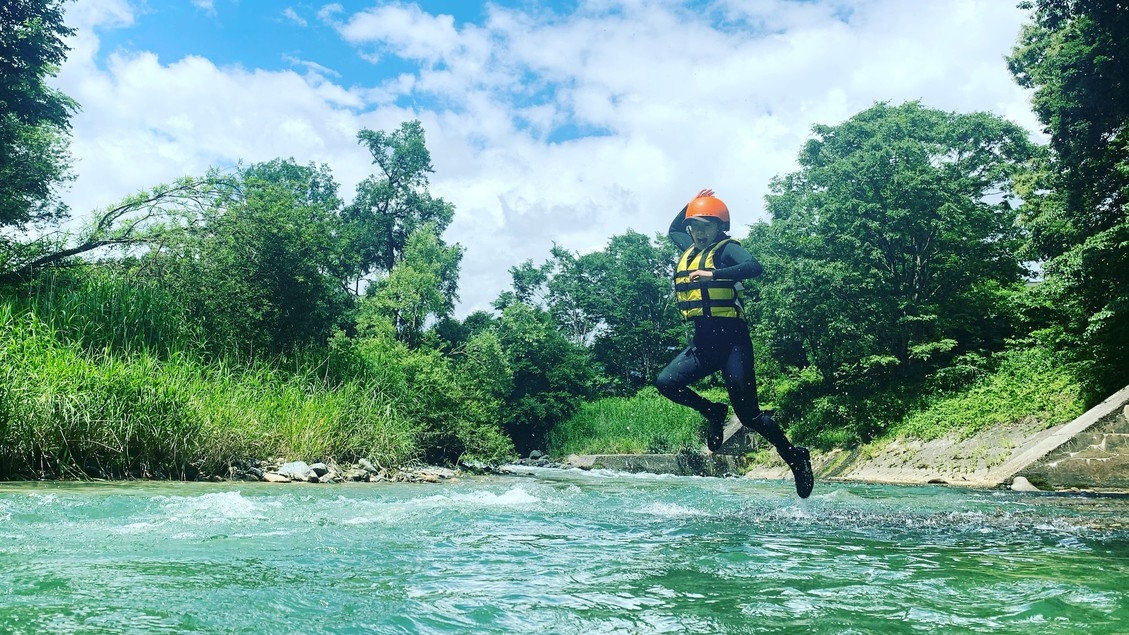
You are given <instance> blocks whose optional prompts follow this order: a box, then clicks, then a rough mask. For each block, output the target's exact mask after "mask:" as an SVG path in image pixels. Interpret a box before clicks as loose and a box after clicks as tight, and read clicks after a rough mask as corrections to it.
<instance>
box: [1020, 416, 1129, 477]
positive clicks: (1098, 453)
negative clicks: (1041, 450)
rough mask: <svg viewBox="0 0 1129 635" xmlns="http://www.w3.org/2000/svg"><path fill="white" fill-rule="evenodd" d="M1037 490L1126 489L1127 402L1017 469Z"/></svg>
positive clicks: (1128, 463)
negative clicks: (1040, 457)
mask: <svg viewBox="0 0 1129 635" xmlns="http://www.w3.org/2000/svg"><path fill="white" fill-rule="evenodd" d="M1015 476H1022V477H1024V478H1026V479H1027V480H1028V481H1030V482H1031V483H1032V484H1033V485H1035V486H1036V487H1038V488H1039V489H1055V490H1061V489H1070V488H1078V489H1088V490H1129V405H1127V406H1123V407H1122V408H1120V409H1118V410H1115V411H1113V412H1111V413H1109V414H1107V415H1106V416H1104V417H1102V418H1101V419H1099V420H1098V421H1097V422H1096V423H1095V424H1094V425H1093V426H1092V427H1090V428H1089V429H1088V430H1085V431H1083V432H1080V433H1078V434H1077V435H1075V436H1074V437H1072V438H1071V439H1070V440H1069V441H1067V442H1066V443H1064V444H1062V445H1060V446H1059V447H1058V448H1056V449H1055V450H1052V451H1051V452H1049V453H1047V455H1046V456H1045V457H1044V458H1042V459H1040V460H1038V461H1036V462H1034V463H1032V464H1031V465H1029V466H1028V467H1026V468H1024V469H1022V470H1019V472H1018V473H1016V475H1015Z"/></svg>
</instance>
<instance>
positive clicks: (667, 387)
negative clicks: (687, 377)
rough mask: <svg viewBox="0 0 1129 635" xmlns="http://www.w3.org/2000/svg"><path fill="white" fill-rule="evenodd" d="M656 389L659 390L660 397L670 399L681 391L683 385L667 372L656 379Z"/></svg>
mask: <svg viewBox="0 0 1129 635" xmlns="http://www.w3.org/2000/svg"><path fill="white" fill-rule="evenodd" d="M655 388H657V389H658V391H659V394H660V395H663V396H665V397H669V396H671V395H673V394H675V393H677V392H678V391H679V390H681V389H682V384H680V383H679V382H678V380H677V379H675V378H674V376H672V375H669V374H667V373H666V372H661V373H659V376H658V377H656V378H655Z"/></svg>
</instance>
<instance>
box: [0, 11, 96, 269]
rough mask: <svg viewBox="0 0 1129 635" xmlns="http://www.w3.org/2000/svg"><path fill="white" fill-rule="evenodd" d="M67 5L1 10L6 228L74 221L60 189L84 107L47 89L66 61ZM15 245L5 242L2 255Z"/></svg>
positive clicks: (1, 169) (1, 190)
mask: <svg viewBox="0 0 1129 635" xmlns="http://www.w3.org/2000/svg"><path fill="white" fill-rule="evenodd" d="M63 4H64V2H63V1H62V0H5V2H4V5H3V7H2V8H0V227H8V226H14V227H17V228H21V229H22V228H24V227H25V226H26V225H27V224H28V223H40V222H45V221H51V220H57V219H61V218H63V217H65V216H66V208H65V207H64V206H63V205H62V204H61V203H59V201H58V197H57V195H56V194H55V190H54V188H55V186H56V185H57V184H59V183H61V182H64V181H66V180H67V179H68V178H69V167H70V165H69V163H70V157H69V155H68V153H67V141H68V139H67V133H68V132H69V128H70V117H71V115H72V114H73V113H74V112H75V110H77V108H78V106H77V104H75V102H74V101H72V100H71V99H70V98H69V97H67V96H66V95H64V94H62V93H61V92H59V91H57V90H55V89H53V88H51V87H50V86H48V85H47V83H46V81H45V80H46V79H47V78H48V77H51V76H53V75H54V74H55V73H56V72H57V71H58V68H59V65H60V64H62V62H63V60H64V59H65V57H66V53H67V50H68V47H67V46H66V44H65V43H64V40H65V39H66V38H67V37H70V36H71V35H74V32H75V31H74V29H71V28H68V27H66V26H64V24H63V14H64V10H63ZM8 242H9V239H7V238H4V237H0V249H4V248H7V247H8V244H7V243H8Z"/></svg>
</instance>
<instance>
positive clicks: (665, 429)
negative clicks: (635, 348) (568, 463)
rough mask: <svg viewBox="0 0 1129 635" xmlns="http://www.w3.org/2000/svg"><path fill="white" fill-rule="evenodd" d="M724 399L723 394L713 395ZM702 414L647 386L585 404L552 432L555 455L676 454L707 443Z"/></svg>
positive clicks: (552, 448) (551, 444)
mask: <svg viewBox="0 0 1129 635" xmlns="http://www.w3.org/2000/svg"><path fill="white" fill-rule="evenodd" d="M711 396H714V397H717V398H719V399H720V398H721V396H720V395H711ZM701 435H702V418H701V417H700V416H699V415H698V413H696V412H694V411H693V410H691V409H689V408H686V407H684V406H680V405H678V404H675V403H673V402H672V401H670V400H669V399H667V398H665V397H663V396H661V395H659V393H658V391H657V390H655V389H654V387H647V388H644V389H643V390H641V391H639V392H638V393H637V394H635V395H634V396H632V397H604V398H602V399H597V400H596V401H590V402H585V403H583V404H581V406H580V408H579V409H578V410H577V412H576V414H574V415H572V416H571V417H569V418H568V419H566V420H565V421H562V422H561V423H560V424H559V425H557V426H556V427H555V428H553V430H552V431H551V432H550V433H549V447H550V448H551V450H552V454H553V456H558V457H564V456H568V455H569V454H644V453H674V452H678V451H679V450H682V449H684V448H695V449H696V448H700V447H701V446H702V436H701Z"/></svg>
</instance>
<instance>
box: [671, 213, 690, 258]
mask: <svg viewBox="0 0 1129 635" xmlns="http://www.w3.org/2000/svg"><path fill="white" fill-rule="evenodd" d="M666 235H667V236H670V239H671V240H672V241H673V242H674V244H675V245H678V248H679V249H681V250H682V251H686V250H687V249H689V248H690V245H693V244H694V239H693V238H691V237H690V234H688V233H686V207H685V206H683V207H682V211H681V212H678V216H675V217H674V222H672V223H671V224H670V229H668V230H667V232H666Z"/></svg>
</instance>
